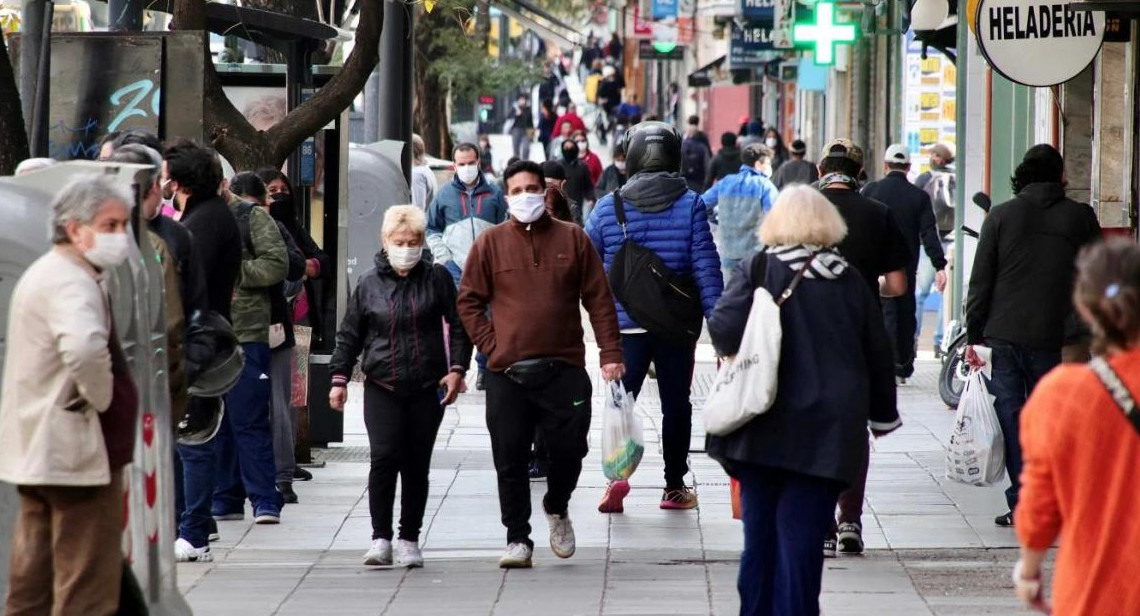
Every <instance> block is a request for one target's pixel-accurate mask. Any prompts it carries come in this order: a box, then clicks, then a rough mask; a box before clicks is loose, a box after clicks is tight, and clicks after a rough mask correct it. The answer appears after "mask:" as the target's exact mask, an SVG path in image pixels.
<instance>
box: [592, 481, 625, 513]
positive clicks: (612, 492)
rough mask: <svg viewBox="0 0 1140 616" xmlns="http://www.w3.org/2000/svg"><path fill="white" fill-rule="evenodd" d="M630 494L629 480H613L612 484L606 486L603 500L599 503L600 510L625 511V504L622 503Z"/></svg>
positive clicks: (603, 511)
mask: <svg viewBox="0 0 1140 616" xmlns="http://www.w3.org/2000/svg"><path fill="white" fill-rule="evenodd" d="M628 495H629V482H628V481H625V480H622V481H611V482H610V485H608V486H606V493H605V494H603V495H602V502H600V503H598V511H600V512H601V513H622V512H624V511H625V505H623V504H622V501H623V500H625V497H626V496H628Z"/></svg>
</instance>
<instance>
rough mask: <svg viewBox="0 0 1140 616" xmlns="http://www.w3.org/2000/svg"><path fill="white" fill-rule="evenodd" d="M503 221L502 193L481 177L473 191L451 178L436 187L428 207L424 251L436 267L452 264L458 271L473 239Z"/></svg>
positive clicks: (504, 217) (505, 206)
mask: <svg viewBox="0 0 1140 616" xmlns="http://www.w3.org/2000/svg"><path fill="white" fill-rule="evenodd" d="M506 219H507V202H506V199H505V198H504V197H503V191H502V190H500V189H499V188H498V187H496V186H492V185H491V184H490V183H488V182H487V179H486V177H485V176H483V174H482V173H480V174H479V181H478V183H477V184H475V188H473V189H468V188H467V186H466V185H465V184H463V182H460V181H459V178H458V177H455V178H452V180H451V181H450V182H448V183H447V184H445V185H444V186H441V187H440V189H439V192H437V193H436V194H435V199H433V200H432V202H431V206H429V207H428V215H427V245H428V248H430V249H431V253H432V255H433V256H434V257H435V261H436V263H440V264H443V265H446V264H447V263H448V262H452V261H453V262H455V264H456V265H457V266H458V267H459V269H460V270H462V269H463V266H464V264H465V263H466V262H467V253H468V252H469V251H470V250H471V245H472V244H474V243H475V239H476V238H478V237H479V236H480V235H482V234H483V232H484V231H486V230H487V229H490V228H491V227H493V226H495V225H497V224H499V223H501V222H503V221H504V220H506Z"/></svg>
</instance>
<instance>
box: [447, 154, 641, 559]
mask: <svg viewBox="0 0 1140 616" xmlns="http://www.w3.org/2000/svg"><path fill="white" fill-rule="evenodd" d="M503 178H504V182H505V185H506V192H507V205H508V211H509V212H510V215H511V217H510V220H508V221H507V222H505V223H503V224H501V225H498V226H496V227H494V228H492V229H489V230H487V231H486V232H485V233H484V234H483V235H481V236H479V239H478V240H476V241H475V245H474V246H473V247H472V248H471V252H470V253H469V254H468V257H467V267H466V268H465V269H464V271H463V280H462V282H460V285H459V316H460V318H461V319H462V320H463V325H464V327H465V328H466V329H467V332H468V334H470V336H471V339H472V341H474V342H475V344H476V345H477V346H478V347H479V350H480V351H482V352H483V353H485V354H486V355H487V357H488V362H487V369H488V374H487V380H486V387H487V429H488V431H489V432H490V434H491V450H492V454H493V456H494V459H495V469H496V470H497V471H498V476H499V504H500V507H501V509H502V517H503V524H504V525H505V526H506V527H507V544H508V545H507V550H506V553H505V554H504V555H503V557H502V558H501V559H500V560H499V566H500V567H505V568H514V567H530V566H531V556H532V554H533V552H534V543H533V542H532V541H531V540H530V530H531V528H530V515H531V506H530V478H529V476H528V465H529V462H530V445H531V441H532V439H533V437H534V433H535V427H536V426H537V427H538V430H539V432H540V433H541V434H542V436H543V437H544V439H545V440H546V443H547V448H548V451H549V455H550V470H549V475H548V478H547V493H546V497H545V498H544V499H543V508H544V509H545V512H546V518H547V522H548V523H549V525H550V548H551V550H553V551H554V553H555V554H556V555H557V556H558V557H559V558H569V557H570V556H572V555H573V554H574V528H573V526H572V525H571V524H570V518H569V516H568V515H567V508H568V505H569V503H570V494H571V493H572V492H573V491H574V488H575V487H576V486H577V484H578V476H579V475H580V474H581V472H582V458H584V457H585V456H586V453H587V451H588V450H589V445H588V443H587V437H588V435H589V431H590V412H591V410H590V398H591V396H592V393H593V392H592V386H591V384H590V377H589V375H588V374H587V373H586V368H585V366H586V345H585V342H584V341H583V336H584V332H583V330H582V319H581V312H580V311H579V305H581V304H584V305H585V306H586V310H587V311H588V312H589V313H590V323H591V324H592V325H593V328H594V334H595V336H596V338H597V341H598V347H599V348H600V351H601V353H600V355H601V363H602V376H603V377H604V378H605V379H606V380H607V381H616V380H618V379H620V378H621V377H622V374H623V373H624V372H625V366H624V365H623V364H622V354H621V334H620V332H619V330H618V321H617V312H616V311H615V309H614V303H613V296H612V295H611V294H610V287H609V282H608V281H607V280H606V274H605V271H604V269H603V268H602V261H601V258H600V257H598V253H597V251H595V250H594V248H593V245H592V244H591V243H590V239H589V238H588V237H587V236H586V233H585V232H584V231H582V229H580V228H579V227H578V226H577V225H574V224H570V223H565V222H562V221H558V220H554V219H553V218H551V217H550V216H549V215H548V214H547V213H546V208H545V205H544V194H545V190H546V186H545V179H544V177H543V174H542V168H541V167H540V166H539V165H538V164H537V163H534V162H531V161H520V162H517V163H515V164H513V165H511V166H510V167H508V168H507V170H506V171H505V172H504V174H503ZM488 309H490V312H491V313H492V314H494V320H493V321H492V320H491V319H490V318H488V317H487V314H488Z"/></svg>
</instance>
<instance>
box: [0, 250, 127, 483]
mask: <svg viewBox="0 0 1140 616" xmlns="http://www.w3.org/2000/svg"><path fill="white" fill-rule="evenodd" d="M101 282H102V275H101V274H99V273H97V272H96V270H95V269H94V268H93V267H91V265H90V264H89V263H87V261H86V260H85V259H83V257H82V256H80V255H79V253H78V252H77V251H76V250H75V249H73V248H71V247H69V246H68V247H64V246H57V247H55V248H53V249H52V250H51V251H50V252H48V253H47V254H45V255H43V256H42V257H40V258H39V259H37V260H36V261H35V262H34V263H32V265H31V266H30V267H29V268H28V269H27V271H25V272H24V274H23V276H21V277H20V280H19V281H18V282H17V283H16V288H15V290H14V292H13V293H12V303H11V311H10V312H9V313H8V314H9V322H8V340H7V343H8V344H7V346H8V352H7V357H6V361H5V362H4V387H3V389H2V391H0V480H3V481H6V482H9V483H14V484H17V485H55V486H99V485H107V484H108V483H110V481H111V468H110V464H109V461H108V456H107V449H106V444H105V440H104V436H103V431H102V428H101V426H100V420H99V415H100V413H103V412H106V411H107V410H108V409H109V408H110V406H111V402H112V396H113V377H112V372H111V350H110V337H111V312H110V305H109V302H108V299H107V296H106V293H105V292H104V290H103V288H102V287H101Z"/></svg>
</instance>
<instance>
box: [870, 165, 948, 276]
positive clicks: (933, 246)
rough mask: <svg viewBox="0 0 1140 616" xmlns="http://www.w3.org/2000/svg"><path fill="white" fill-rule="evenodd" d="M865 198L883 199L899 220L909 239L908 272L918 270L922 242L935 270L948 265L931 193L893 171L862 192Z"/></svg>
mask: <svg viewBox="0 0 1140 616" xmlns="http://www.w3.org/2000/svg"><path fill="white" fill-rule="evenodd" d="M861 192H862V193H863V196H864V197H869V198H871V199H874V200H876V201H881V202H882V203H883V204H885V205H886V206H887V207H888V208H890V210H891V213H892V214H894V215H895V221H896V222H898V223H899V230H900V231H902V234H903V238H904V239H905V240H906V247H907V255H908V256H910V265H909V266H908V267H907V272H908V273H909V274H911V275H914V273H915V272H917V271H918V248H919V244H920V243H921V245H922V246H923V247H924V248H925V249H926V256H927V257H929V258H930V262H931V264H933V265H934V269H935V270H941V269H943V268H945V267H946V255H945V254H944V253H943V251H942V238H940V237H939V235H938V224H937V222H936V221H935V220H934V206H933V205H931V203H930V195H928V194H926V191H924V190H922V189H921V188H918V187H917V186H915V185H914V184H911V183H910V180H908V179H906V173H904V172H902V171H892V172H890V173H888V174H887V176H886V177H884V178H883V179H881V180H878V181H876V182H871V183H870V184H867V185H866V186H864V187H863V190H862V191H861Z"/></svg>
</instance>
